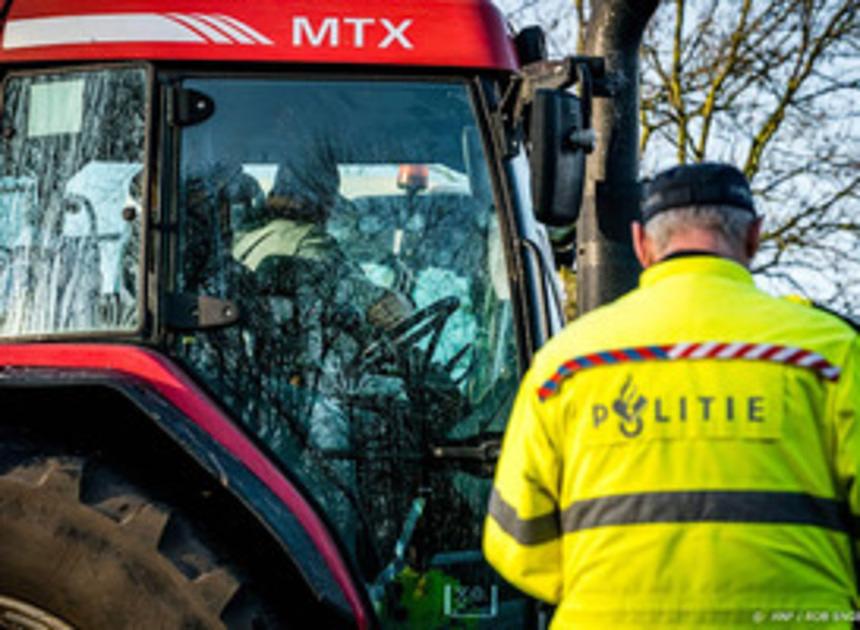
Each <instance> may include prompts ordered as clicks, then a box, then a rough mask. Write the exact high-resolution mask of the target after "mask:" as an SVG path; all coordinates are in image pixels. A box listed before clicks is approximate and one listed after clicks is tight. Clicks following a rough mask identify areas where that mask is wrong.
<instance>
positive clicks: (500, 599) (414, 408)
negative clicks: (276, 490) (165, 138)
mask: <svg viewBox="0 0 860 630" xmlns="http://www.w3.org/2000/svg"><path fill="white" fill-rule="evenodd" d="M180 99H181V100H183V101H184V102H186V103H189V104H190V107H188V108H186V109H187V110H188V111H191V112H194V111H198V112H201V113H200V115H199V118H197V119H195V120H193V121H190V122H189V123H188V124H187V125H186V126H184V127H183V130H182V133H181V138H180V149H179V151H180V158H179V167H180V175H179V182H180V194H179V219H180V222H179V234H180V239H179V243H178V246H177V247H176V250H175V255H176V261H177V265H176V266H177V289H178V291H179V292H181V293H182V294H184V295H197V296H199V295H204V296H208V297H211V298H216V299H218V300H222V301H224V302H225V303H232V305H235V307H236V310H237V311H238V313H239V321H238V322H236V323H232V324H230V323H227V322H225V324H226V325H224V326H222V327H220V328H214V329H209V330H199V331H195V332H192V333H190V334H183V335H181V336H180V337H179V338H178V339H177V351H178V353H179V354H180V355H181V356H183V357H184V360H185V361H186V363H187V364H188V366H189V367H190V368H191V369H192V370H193V371H195V372H196V374H197V375H198V376H199V377H200V378H201V379H202V380H203V381H204V382H206V383H207V384H208V386H209V387H210V389H212V390H213V391H214V392H215V393H216V394H217V395H218V396H219V397H220V399H221V400H223V401H225V402H226V404H228V405H229V406H231V407H232V409H233V411H234V413H235V414H236V415H237V416H238V417H239V418H241V420H242V421H243V422H244V423H245V424H246V426H247V427H248V428H249V429H250V430H251V431H252V432H253V433H255V434H256V435H257V436H258V437H259V438H260V439H261V440H262V441H263V442H265V443H266V444H267V445H268V447H269V448H270V449H271V450H272V452H273V453H274V454H275V455H276V456H277V457H278V458H280V460H281V461H282V462H283V463H284V465H285V467H286V468H288V469H289V470H291V471H292V472H293V473H294V475H295V476H296V477H297V478H298V479H299V480H300V481H301V482H302V484H303V485H304V486H305V487H306V488H307V490H308V492H309V494H311V495H312V496H313V497H314V498H315V499H316V501H317V502H318V503H319V505H320V506H321V507H322V509H323V511H324V512H325V513H326V515H327V517H328V519H329V521H330V522H331V523H332V525H333V526H334V528H335V529H336V530H337V531H338V532H339V534H340V536H341V538H342V540H343V543H344V547H345V548H346V549H347V550H348V552H349V553H350V554H351V555H352V557H353V558H354V560H355V563H356V566H357V567H358V568H359V570H360V571H361V573H362V574H363V577H364V579H365V581H366V584H367V586H368V589H369V592H370V594H371V598H372V599H373V601H374V603H375V605H376V606H377V608H378V609H379V611H380V613H381V616H382V618H383V619H384V620H385V625H387V626H397V625H398V624H399V623H403V625H404V627H406V626H408V627H440V626H443V625H444V626H445V627H461V625H462V627H467V626H468V627H483V625H485V624H490V623H492V624H496V623H498V622H499V620H500V619H502V618H505V619H507V620H508V621H509V622H510V623H511V627H523V626H522V624H523V623H525V622H524V621H523V620H524V619H525V617H524V615H525V602H524V600H522V599H519V598H518V596H516V595H515V594H513V593H512V592H511V591H509V590H505V589H503V588H502V587H501V586H500V585H499V584H498V583H497V582H495V581H494V579H493V578H492V576H491V574H490V571H489V569H488V567H487V566H486V565H484V564H483V562H482V560H481V553H480V534H481V525H482V521H483V517H484V514H485V506H486V503H487V498H488V494H489V490H490V486H491V479H490V474H491V469H492V462H493V459H494V454H495V451H496V449H497V447H498V438H499V436H500V433H501V432H502V431H503V428H504V423H505V420H506V417H507V413H508V411H509V408H510V404H511V402H512V398H513V395H514V392H515V389H516V385H517V379H518V365H517V351H516V347H515V344H516V335H515V330H514V326H513V315H512V303H511V289H510V286H509V283H508V277H509V274H508V272H507V267H506V265H507V262H506V253H505V248H504V247H503V239H502V237H501V234H502V231H503V230H502V229H501V227H500V220H499V215H498V213H497V211H496V207H495V204H494V200H493V195H492V192H491V186H490V174H489V168H488V162H487V159H486V155H485V152H484V148H483V146H482V141H481V135H480V133H479V126H478V121H477V118H476V115H475V111H474V106H473V103H472V97H471V95H470V92H469V89H468V87H467V85H466V84H465V83H464V82H417V81H415V82H405V81H404V82H394V81H391V82H387V81H385V82H383V81H375V82H370V81H367V82H361V81H310V80H302V81H298V80H283V79H281V80H275V79H272V80H266V79H254V80H245V79H204V78H201V79H193V80H186V81H185V82H184V83H183V84H182V94H181V97H180Z"/></svg>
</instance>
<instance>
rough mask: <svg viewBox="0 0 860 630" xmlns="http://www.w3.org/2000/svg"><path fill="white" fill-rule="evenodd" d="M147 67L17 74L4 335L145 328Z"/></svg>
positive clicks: (9, 119)
mask: <svg viewBox="0 0 860 630" xmlns="http://www.w3.org/2000/svg"><path fill="white" fill-rule="evenodd" d="M147 85H148V80H147V72H146V70H144V69H142V68H113V69H101V70H92V71H86V70H78V71H68V72H53V73H44V72H42V73H34V74H12V75H9V76H7V78H6V81H5V83H4V86H3V127H2V138H0V143H2V151H0V337H10V336H16V337H28V336H35V335H51V334H57V333H65V334H80V333H95V332H102V333H103V332H111V331H117V332H121V331H126V332H129V331H134V330H136V329H137V328H138V327H139V324H140V316H139V314H140V312H141V308H140V300H139V299H138V298H139V295H140V293H141V292H140V290H139V285H140V277H141V274H140V251H141V245H140V233H141V230H140V226H141V220H142V213H141V211H140V208H141V207H142V201H143V200H142V199H141V197H142V190H141V188H142V186H141V182H142V173H143V164H144V150H145V138H146V132H145V130H146V113H147V93H148V88H147Z"/></svg>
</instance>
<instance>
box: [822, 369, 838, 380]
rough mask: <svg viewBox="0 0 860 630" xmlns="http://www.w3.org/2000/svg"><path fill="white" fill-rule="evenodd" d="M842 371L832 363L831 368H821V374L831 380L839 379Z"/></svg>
mask: <svg viewBox="0 0 860 630" xmlns="http://www.w3.org/2000/svg"><path fill="white" fill-rule="evenodd" d="M840 372H841V370H840V369H839V368H838V367H836V366H835V365H831V366H830V367H829V368H827V369H825V370H821V374H822V375H823V376H824V378H826V379H827V380H830V381H834V380H836V379H838V378H839V374H840Z"/></svg>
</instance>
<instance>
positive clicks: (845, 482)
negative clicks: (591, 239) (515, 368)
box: [484, 164, 860, 628]
mask: <svg viewBox="0 0 860 630" xmlns="http://www.w3.org/2000/svg"><path fill="white" fill-rule="evenodd" d="M760 226H761V221H760V219H759V217H758V216H757V215H756V213H755V209H754V205H753V200H752V196H751V193H750V188H749V185H748V184H747V182H746V180H745V178H744V176H743V175H742V174H741V173H740V172H739V171H738V170H737V169H735V168H734V167H731V166H727V165H722V164H697V165H689V166H680V167H676V168H673V169H671V170H668V171H666V172H663V173H661V174H659V175H658V176H657V177H656V178H655V179H654V180H653V181H652V182H651V183H650V184H649V185H648V186H646V194H645V198H644V203H643V209H642V216H641V222H638V223H634V225H633V241H634V247H635V251H636V254H637V257H638V258H639V260H640V262H641V263H642V266H643V267H644V268H645V270H644V272H643V273H642V276H641V278H640V283H639V287H638V288H637V289H636V290H634V291H631V292H630V293H628V294H627V295H625V296H623V297H621V298H620V299H618V300H617V301H615V302H613V303H611V304H609V305H607V306H604V307H602V308H600V309H597V310H595V311H593V312H590V313H588V314H586V315H583V316H582V317H580V318H579V319H577V320H576V321H574V322H573V323H572V324H571V325H569V326H568V327H567V328H566V329H565V330H564V331H563V332H561V333H560V334H559V335H558V336H557V337H555V338H554V339H552V340H551V341H550V342H549V343H548V344H547V345H546V346H545V347H544V348H543V349H542V350H541V351H540V352H539V353H538V354H537V355H536V357H535V359H534V362H533V365H532V367H531V369H530V370H529V372H528V374H527V375H526V377H525V379H524V381H523V383H522V386H521V389H520V392H519V395H518V397H517V400H516V403H515V406H514V409H513V413H512V415H511V419H510V423H509V426H508V429H507V433H506V435H505V438H504V442H503V446H502V453H501V457H500V460H499V463H498V468H497V472H496V479H495V486H494V489H493V493H492V496H491V500H490V506H489V516H488V518H487V521H486V524H485V532H484V551H485V554H486V556H487V558H488V559H489V561H490V563H491V564H492V565H494V566H495V567H496V568H497V569H498V571H499V572H500V573H501V574H502V575H503V576H504V577H505V578H507V579H508V580H509V581H510V582H511V583H513V584H514V585H516V586H518V587H519V588H521V589H522V590H523V591H525V592H527V593H529V594H531V595H533V596H535V597H537V598H539V599H542V600H545V601H547V602H551V603H553V604H555V605H557V608H556V612H555V617H554V619H553V625H552V627H553V628H623V627H639V628H660V627H672V628H700V627H732V628H735V627H762V626H765V627H766V626H767V625H768V624H776V625H777V626H778V627H816V628H824V627H827V628H830V627H845V628H848V627H851V623H850V622H851V620H852V619H853V612H852V611H853V610H854V609H855V608H856V603H857V600H856V592H857V585H856V576H855V572H854V556H855V542H854V538H853V535H852V521H853V520H854V519H856V518H857V516H856V515H857V514H858V513H860V488H858V485H857V483H856V482H855V480H856V477H857V474H858V469H860V427H858V417H857V416H858V409H860V368H858V337H857V334H856V332H855V330H854V329H853V328H852V327H850V326H849V325H847V324H846V323H845V322H843V321H841V320H840V319H838V318H836V317H834V316H833V315H831V314H827V313H824V312H822V311H819V310H816V309H813V308H810V307H808V306H804V305H800V304H796V303H793V302H791V301H788V300H782V299H777V298H773V297H770V296H769V295H767V294H765V293H763V292H762V291H760V290H758V289H757V288H756V287H755V285H754V283H753V279H752V277H751V275H750V272H749V271H748V265H749V262H750V260H751V258H752V257H753V254H754V253H755V251H756V248H757V246H758V242H759V231H760Z"/></svg>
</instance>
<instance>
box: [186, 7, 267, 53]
mask: <svg viewBox="0 0 860 630" xmlns="http://www.w3.org/2000/svg"><path fill="white" fill-rule="evenodd" d="M194 17H195V18H197V19H198V20H200V21H201V22H206V23H207V24H211V25H212V26H214V27H215V28H218V29H221V31H222V32H224V33H227V35H229V36H230V37H232V38H233V39H234V40H235V41H237V42H239V43H240V44H245V45H247V44H254V40H253V39H251V38H250V37H248V36H247V35H245V33H243V32H242V31H240V30H239V29H238V28H235V27H234V26H232V25H230V23H229V22H224V21H222V20H218V19H216V18H215V17H213V16H211V15H204V14H203V13H195V14H194Z"/></svg>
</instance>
